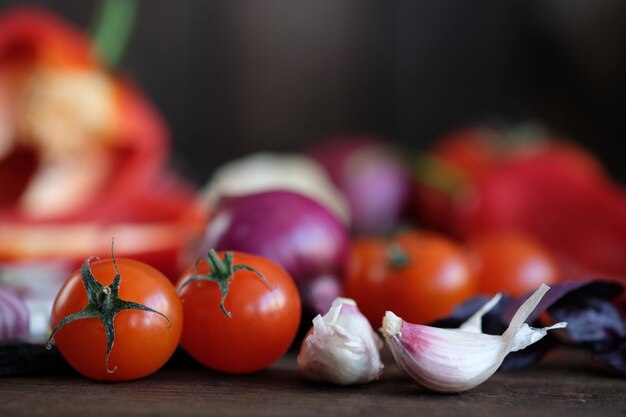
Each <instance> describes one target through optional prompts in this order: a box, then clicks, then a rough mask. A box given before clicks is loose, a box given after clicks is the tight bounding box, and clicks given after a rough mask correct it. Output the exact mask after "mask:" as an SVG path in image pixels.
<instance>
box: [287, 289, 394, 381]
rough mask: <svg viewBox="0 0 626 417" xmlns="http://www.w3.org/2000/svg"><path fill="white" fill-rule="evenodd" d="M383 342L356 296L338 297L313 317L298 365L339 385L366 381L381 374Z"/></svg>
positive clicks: (314, 376) (311, 375)
mask: <svg viewBox="0 0 626 417" xmlns="http://www.w3.org/2000/svg"><path fill="white" fill-rule="evenodd" d="M382 346H383V342H382V340H381V338H380V337H379V336H378V335H377V334H376V332H375V331H374V329H372V326H371V325H370V323H369V321H368V320H367V319H366V318H365V316H363V314H361V312H360V311H359V309H358V308H357V306H356V303H355V302H354V301H353V300H350V299H346V298H337V299H336V300H335V301H334V302H333V305H332V306H331V308H330V310H329V311H328V313H326V314H325V315H324V316H321V315H318V316H317V317H315V319H313V327H312V328H311V330H309V332H308V333H307V336H306V338H305V339H304V341H303V342H302V347H301V349H300V353H299V354H298V367H299V368H300V370H301V371H302V373H304V375H306V376H307V377H308V378H310V379H312V380H315V381H321V382H331V383H334V384H337V385H351V384H364V383H367V382H370V381H373V380H376V379H378V378H379V377H380V375H381V373H382V370H383V364H382V362H381V360H380V354H379V350H380V349H381V348H382Z"/></svg>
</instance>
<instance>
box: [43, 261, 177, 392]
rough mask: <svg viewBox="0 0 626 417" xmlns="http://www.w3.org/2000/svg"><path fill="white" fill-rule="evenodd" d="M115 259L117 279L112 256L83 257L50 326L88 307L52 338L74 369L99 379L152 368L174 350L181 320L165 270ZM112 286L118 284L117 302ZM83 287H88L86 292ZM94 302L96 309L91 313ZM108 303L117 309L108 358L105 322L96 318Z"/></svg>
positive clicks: (138, 374)
mask: <svg viewBox="0 0 626 417" xmlns="http://www.w3.org/2000/svg"><path fill="white" fill-rule="evenodd" d="M115 262H116V263H117V268H118V270H119V277H120V279H119V281H117V280H116V279H115V278H116V266H115V264H114V261H113V260H112V259H103V260H98V261H93V262H90V259H88V260H87V261H85V263H84V264H83V267H82V268H81V270H80V271H76V272H75V273H73V274H72V275H71V276H70V277H69V278H68V279H67V280H66V281H65V283H64V284H63V286H62V287H61V290H60V291H59V294H58V295H57V297H56V299H55V301H54V304H53V306H52V316H51V325H52V328H53V329H55V327H56V326H57V325H59V323H60V322H61V321H62V320H64V318H67V317H68V316H70V315H72V314H77V313H78V314H81V313H80V312H81V311H91V312H92V313H91V315H90V317H92V318H84V319H81V320H76V321H71V322H70V323H67V324H65V325H64V326H62V327H61V328H60V329H58V332H57V333H54V331H53V337H54V340H55V342H56V345H57V346H58V348H59V351H60V352H61V354H62V355H63V357H64V358H65V359H66V360H67V361H68V362H69V364H70V365H71V366H72V367H73V368H74V369H76V370H77V371H78V372H80V373H81V374H83V375H85V376H87V377H89V378H93V379H96V380H102V381H105V380H106V381H125V380H130V379H136V378H141V377H144V376H146V375H149V374H151V373H153V372H155V371H156V370H157V369H159V368H160V367H161V366H162V365H163V364H165V362H166V361H167V360H168V359H169V358H170V357H171V356H172V354H173V353H174V351H175V350H176V347H177V346H178V343H179V340H180V335H181V332H182V324H183V323H182V318H183V315H182V314H183V311H182V306H181V303H180V300H179V298H178V295H177V294H176V290H175V288H174V286H173V285H172V283H171V282H170V281H169V280H168V279H167V278H166V277H165V276H164V275H163V274H161V273H160V272H159V271H157V270H156V269H154V268H152V267H151V266H148V265H146V264H144V263H141V262H137V261H134V260H130V259H116V261H115ZM89 270H91V278H90V277H89ZM116 281H117V285H116ZM116 286H117V287H118V289H119V298H118V299H117V301H116V300H115V295H116V292H117V291H116ZM86 287H89V288H90V289H92V291H90V293H91V295H90V296H88V292H87V291H86ZM92 301H93V303H92ZM90 304H91V306H90V307H89V308H87V309H85V308H86V307H87V306H88V305H90ZM95 305H99V308H96V310H95V312H94V306H95ZM116 306H117V307H116ZM107 307H113V308H112V310H114V311H119V312H117V314H115V317H114V319H113V318H111V317H109V318H110V323H111V324H112V328H113V331H114V343H111V349H110V356H109V357H108V359H107V347H108V343H107V335H106V333H105V326H104V325H103V321H102V320H101V319H99V318H98V317H96V316H97V315H98V314H102V315H104V316H106V315H110V313H111V311H110V310H109V311H108V312H106V311H105V310H106V309H107ZM144 307H145V308H144ZM141 309H143V311H142V310H141ZM146 309H148V310H147V311H146ZM75 317H76V316H75ZM109 336H110V335H109Z"/></svg>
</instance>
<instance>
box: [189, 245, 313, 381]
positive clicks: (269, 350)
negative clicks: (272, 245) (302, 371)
mask: <svg viewBox="0 0 626 417" xmlns="http://www.w3.org/2000/svg"><path fill="white" fill-rule="evenodd" d="M202 277H205V278H208V277H211V278H208V279H198V278H202ZM177 287H178V291H179V294H180V298H181V300H182V302H183V309H184V315H185V325H184V326H183V335H182V339H181V344H182V346H183V348H184V349H185V350H186V351H187V353H189V354H190V355H191V356H192V357H193V358H195V359H196V360H197V361H198V362H200V363H202V364H203V365H205V366H207V367H208V368H211V369H215V370H218V371H222V372H231V373H245V372H254V371H258V370H261V369H264V368H266V367H268V366H269V365H271V364H272V363H274V362H275V361H276V360H277V359H279V358H280V357H281V356H283V355H284V354H285V352H286V351H287V349H288V348H289V346H290V345H291V343H292V342H293V340H294V338H295V336H296V332H297V330H298V326H299V324H300V317H301V314H302V313H301V303H300V296H299V295H298V289H297V287H296V285H295V284H294V282H293V280H292V278H291V277H290V276H289V274H287V272H285V270H284V269H283V268H281V267H280V266H278V265H277V264H276V263H274V262H272V261H270V260H268V259H265V258H263V257H260V256H255V255H248V254H245V253H241V252H214V251H210V252H209V255H208V257H207V258H206V259H204V260H201V261H200V262H198V264H197V270H196V268H195V267H194V266H192V267H190V268H189V269H188V270H187V271H186V272H185V273H183V275H182V276H181V277H180V279H179V281H178V283H177ZM222 291H227V295H226V296H225V297H224V298H222V297H223V295H222V294H223V292H222Z"/></svg>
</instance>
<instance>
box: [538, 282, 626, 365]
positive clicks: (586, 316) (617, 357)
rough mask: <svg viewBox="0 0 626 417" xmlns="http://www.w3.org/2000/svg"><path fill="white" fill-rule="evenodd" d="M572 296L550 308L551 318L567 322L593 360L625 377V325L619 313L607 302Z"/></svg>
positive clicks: (569, 329)
mask: <svg viewBox="0 0 626 417" xmlns="http://www.w3.org/2000/svg"><path fill="white" fill-rule="evenodd" d="M573 295H574V294H570V295H568V296H566V297H564V298H562V299H561V300H559V302H557V303H555V304H554V305H553V306H552V307H550V309H549V311H550V315H551V316H552V317H553V318H554V319H555V320H557V321H567V323H568V325H567V330H568V334H569V337H570V339H571V340H572V341H573V342H574V343H576V344H577V345H579V346H580V347H581V348H582V349H584V350H585V351H587V352H588V353H589V354H591V356H592V357H593V358H594V359H596V360H597V361H599V362H602V363H605V364H607V365H609V366H611V367H612V368H614V369H615V370H617V371H619V372H620V373H622V374H623V375H626V326H625V325H624V321H623V318H622V317H621V315H620V313H619V310H618V309H617V308H616V307H615V306H614V305H613V304H611V303H610V302H609V301H606V300H602V299H599V298H595V297H594V298H579V297H575V296H573Z"/></svg>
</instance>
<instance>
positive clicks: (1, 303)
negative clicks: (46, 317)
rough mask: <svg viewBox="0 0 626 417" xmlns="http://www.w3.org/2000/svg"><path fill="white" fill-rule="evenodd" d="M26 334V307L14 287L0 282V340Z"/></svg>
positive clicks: (14, 338)
mask: <svg viewBox="0 0 626 417" xmlns="http://www.w3.org/2000/svg"><path fill="white" fill-rule="evenodd" d="M26 336H28V309H27V308H26V305H25V304H24V301H23V300H22V299H21V298H20V296H19V295H18V294H17V292H16V291H15V289H14V288H12V287H11V286H9V285H7V284H1V283H0V342H6V341H10V340H19V339H23V338H25V337H26Z"/></svg>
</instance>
